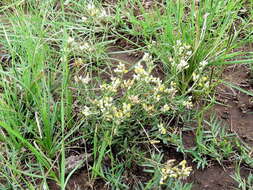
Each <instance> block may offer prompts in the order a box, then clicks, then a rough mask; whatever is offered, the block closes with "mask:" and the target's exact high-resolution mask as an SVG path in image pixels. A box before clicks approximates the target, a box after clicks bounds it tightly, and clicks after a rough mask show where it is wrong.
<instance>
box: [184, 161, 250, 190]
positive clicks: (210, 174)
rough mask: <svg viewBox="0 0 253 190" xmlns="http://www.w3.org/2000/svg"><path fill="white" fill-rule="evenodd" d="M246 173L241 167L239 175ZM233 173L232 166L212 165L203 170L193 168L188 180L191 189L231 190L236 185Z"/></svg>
mask: <svg viewBox="0 0 253 190" xmlns="http://www.w3.org/2000/svg"><path fill="white" fill-rule="evenodd" d="M248 173H249V172H248V171H247V170H246V169H244V168H241V176H247V174H248ZM233 175H235V168H234V166H232V165H231V166H227V167H225V168H222V167H221V166H220V165H213V166H210V167H208V168H206V169H204V170H195V171H194V172H193V174H192V175H191V176H190V177H189V179H188V180H189V181H190V182H192V183H193V186H192V190H232V189H235V188H236V187H238V186H237V183H236V182H235V181H234V179H233V178H232V176H233Z"/></svg>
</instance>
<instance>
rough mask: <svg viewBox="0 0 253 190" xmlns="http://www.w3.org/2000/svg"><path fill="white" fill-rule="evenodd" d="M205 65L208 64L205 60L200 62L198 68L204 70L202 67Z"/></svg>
mask: <svg viewBox="0 0 253 190" xmlns="http://www.w3.org/2000/svg"><path fill="white" fill-rule="evenodd" d="M207 65H208V62H207V61H206V60H204V61H201V62H200V63H199V66H200V67H201V68H204V67H205V66H207Z"/></svg>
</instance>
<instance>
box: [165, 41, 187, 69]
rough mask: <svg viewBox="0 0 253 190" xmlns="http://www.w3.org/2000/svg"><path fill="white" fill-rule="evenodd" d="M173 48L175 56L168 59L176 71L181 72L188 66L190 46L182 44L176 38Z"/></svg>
mask: <svg viewBox="0 0 253 190" xmlns="http://www.w3.org/2000/svg"><path fill="white" fill-rule="evenodd" d="M173 49H174V54H175V56H174V57H173V58H172V57H170V58H169V61H170V62H171V64H172V66H173V67H174V68H175V69H176V71H178V72H181V71H183V70H185V69H187V68H189V63H188V60H189V58H190V57H191V55H192V51H191V46H190V45H187V44H183V43H182V42H181V41H180V40H177V42H176V45H175V46H173Z"/></svg>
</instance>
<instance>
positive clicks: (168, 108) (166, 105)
mask: <svg viewBox="0 0 253 190" xmlns="http://www.w3.org/2000/svg"><path fill="white" fill-rule="evenodd" d="M170 109H171V107H170V106H169V105H168V104H165V105H164V106H163V107H162V108H161V111H162V112H167V111H169V110H170Z"/></svg>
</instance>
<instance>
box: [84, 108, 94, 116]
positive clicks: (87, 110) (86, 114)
mask: <svg viewBox="0 0 253 190" xmlns="http://www.w3.org/2000/svg"><path fill="white" fill-rule="evenodd" d="M82 114H83V115H84V116H86V117H87V116H89V115H91V114H92V112H91V110H90V108H89V107H87V106H84V108H83V109H82Z"/></svg>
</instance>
